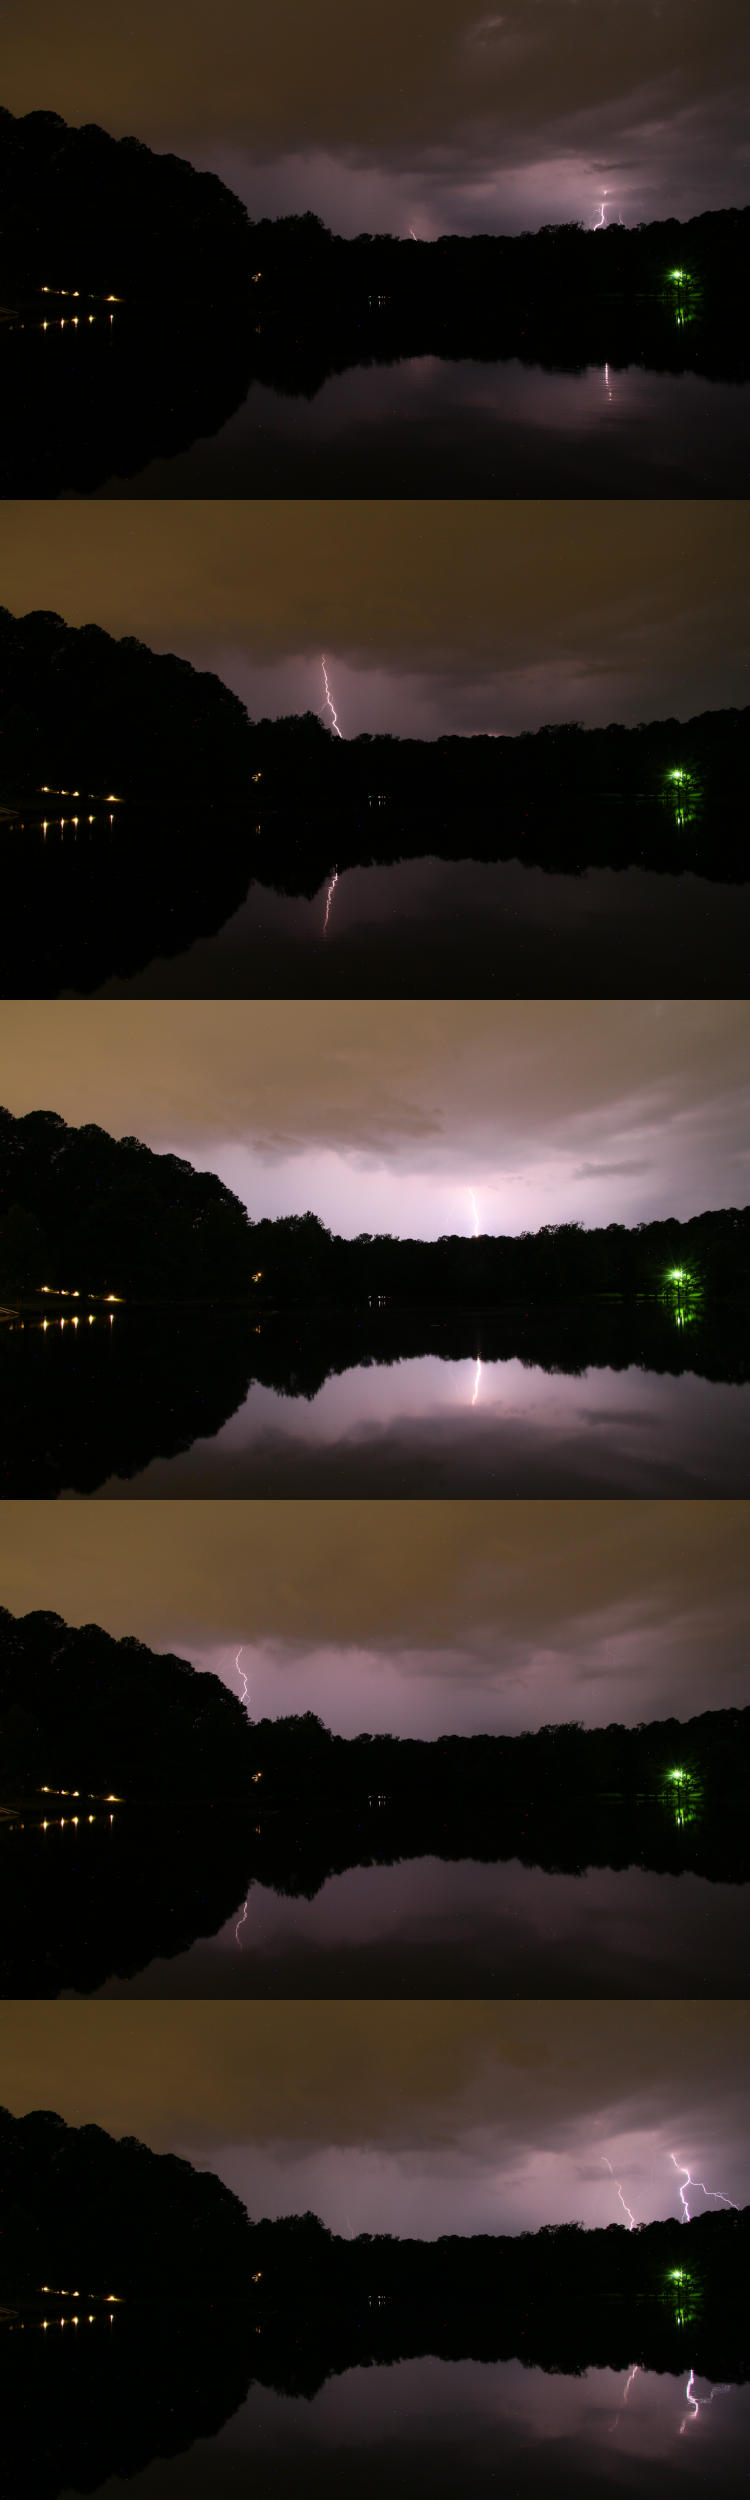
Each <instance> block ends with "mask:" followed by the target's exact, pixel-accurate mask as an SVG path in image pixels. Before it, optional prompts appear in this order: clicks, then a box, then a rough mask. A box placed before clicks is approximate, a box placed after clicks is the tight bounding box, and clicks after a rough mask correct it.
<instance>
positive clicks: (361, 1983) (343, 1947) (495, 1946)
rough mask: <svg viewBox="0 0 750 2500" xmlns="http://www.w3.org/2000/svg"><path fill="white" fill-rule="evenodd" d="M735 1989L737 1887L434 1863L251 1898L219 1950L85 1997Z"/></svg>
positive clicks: (211, 1944) (632, 1993)
mask: <svg viewBox="0 0 750 2500" xmlns="http://www.w3.org/2000/svg"><path fill="white" fill-rule="evenodd" d="M749 1986H750V1886H747V1885H745V1886H744V1887H742V1886H738V1885H736V1884H735V1885H733V1884H721V1883H718V1884H716V1883H709V1882H707V1881H705V1879H703V1878H702V1877H700V1876H697V1875H690V1874H684V1873H683V1874H680V1875H671V1874H670V1875H663V1874H659V1875H657V1874H653V1873H651V1872H650V1871H644V1870H643V1869H642V1868H640V1867H630V1868H628V1869H627V1870H625V1871H624V1872H617V1871H615V1870H614V1869H612V1868H609V1867H593V1868H590V1869H588V1870H587V1871H585V1872H584V1873H582V1874H580V1875H562V1874H549V1873H547V1872H546V1871H545V1870H544V1869H543V1868H541V1867H529V1866H522V1865H521V1863H520V1861H519V1860H518V1859H515V1860H512V1861H511V1862H510V1864H508V1865H502V1866H483V1865H479V1864H477V1863H475V1862H473V1861H471V1860H462V1861H460V1862H459V1863H458V1864H446V1863H445V1862H444V1861H442V1860H441V1859H439V1858H436V1857H433V1858H416V1859H412V1860H410V1861H406V1862H404V1863H401V1864H399V1865H396V1866H355V1867H350V1868H348V1869H347V1871H346V1872H345V1873H344V1874H341V1875H332V1876H330V1877H329V1878H328V1880H327V1881H326V1882H324V1883H323V1885H322V1887H321V1889H320V1891H319V1893H318V1894H317V1895H316V1897H315V1899H314V1900H312V1901H308V1900H305V1899H302V1898H297V1899H290V1898H288V1897H285V1896H284V1895H283V1894H282V1893H278V1892H276V1891H273V1890H271V1889H270V1887H268V1886H266V1885H263V1884H258V1883H253V1884H251V1885H250V1886H249V1888H248V1891H247V1893H246V1895H245V1896H244V1898H243V1899H242V1900H240V1901H239V1902H238V1903H237V1905H236V1907H235V1908H234V1909H233V1910H232V1913H231V1915H230V1917H229V1918H228V1919H227V1920H226V1922H225V1924H224V1925H223V1926H222V1927H221V1928H220V1930H219V1932H218V1934H217V1935H215V1936H211V1937H208V1938H206V1937H200V1938H198V1939H197V1940H196V1941H195V1942H194V1943H192V1944H190V1945H188V1947H187V1949H185V1950H178V1951H177V1952H175V1953H173V1954H172V1956H171V1958H170V1959H165V1958H163V1957H158V1956H157V1958H155V1959H154V1961H152V1962H149V1963H147V1964H146V1966H145V1968H143V1969H141V1970H139V1971H137V1972H136V1973H135V1974H134V1975H133V1976H132V1977H129V1978H123V1977H120V1976H119V1975H117V1973H116V1972H115V1973H113V1975H112V1976H111V1977H110V1978H108V1979H107V1980H106V1981H104V1982H103V1984H102V1985H101V1986H100V1988H99V1989H98V1990H97V1991H96V1993H97V1994H99V1995H100V1996H107V1997H121V1996H136V1997H156V1998H164V1997H293V1996H294V1997H296V1996H299V1997H306V1998H311V1997H353V1996H356V1997H381V1996H382V1997H395V1996H398V1997H434V1996H446V1997H485V1996H487V1997H523V1998H529V1997H538V1996H545V1997H547V1996H552V1997H588V1998H594V1997H600V1996H606V1997H619V1996H623V1997H682V1996H691V1997H706V1998H716V1997H742V1996H744V1995H745V1994H746V1993H747V1991H748V1987H749ZM61 1993H63V1994H69V1993H71V1991H69V1990H68V1991H66V1990H63V1991H62V1992H61ZM85 1993H86V1994H89V1993H92V1992H91V1991H90V1990H89V1989H86V1990H85Z"/></svg>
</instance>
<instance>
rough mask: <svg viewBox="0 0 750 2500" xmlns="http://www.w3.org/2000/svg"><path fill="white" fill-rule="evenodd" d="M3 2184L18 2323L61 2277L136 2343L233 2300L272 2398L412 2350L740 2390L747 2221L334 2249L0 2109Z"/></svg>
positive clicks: (291, 2218)
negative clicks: (685, 2374)
mask: <svg viewBox="0 0 750 2500" xmlns="http://www.w3.org/2000/svg"><path fill="white" fill-rule="evenodd" d="M0 2186H1V2189H2V2209H3V2230H2V2257H1V2258H0V2268H1V2273H0V2289H1V2290H2V2295H3V2299H4V2301H5V2302H6V2303H8V2302H10V2303H15V2304H19V2306H20V2304H21V2303H24V2304H25V2310H26V2315H27V2317H33V2316H34V2315H35V2314H38V2313H39V2312H40V2311H41V2309H42V2307H43V2297H41V2296H40V2295H41V2285H42V2284H43V2283H45V2284H47V2285H51V2286H52V2287H57V2286H59V2285H61V2284H66V2285H69V2284H71V2283H74V2284H77V2285H78V2286H83V2287H84V2288H85V2290H86V2291H87V2292H89V2293H91V2294H101V2293H107V2292H114V2293H115V2294H116V2296H117V2298H118V2300H119V2301H120V2302H123V2303H124V2304H125V2309H124V2313H123V2321H122V2323H123V2325H124V2326H125V2327H126V2328H127V2323H128V2310H129V2308H130V2304H131V2303H132V2304H140V2308H141V2317H142V2321H143V2326H144V2328H145V2329H146V2331H147V2330H148V2323H149V2319H150V2318H151V2317H153V2316H154V2315H155V2313H156V2304H164V2303H166V2304H169V2305H170V2306H171V2307H172V2309H173V2310H174V2311H175V2313H177V2312H179V2311H182V2312H183V2313H184V2314H186V2315H188V2314H189V2310H190V2306H191V2304H197V2305H198V2306H199V2307H202V2308H203V2309H204V2310H205V2311H206V2312H208V2311H209V2310H210V2309H211V2308H213V2309H214V2312H215V2311H216V2309H217V2308H219V2307H220V2306H221V2304H222V2303H225V2304H228V2303H229V2301H230V2300H232V2301H234V2302H236V2303H237V2304H238V2306H239V2305H241V2316H240V2318H239V2319H238V2321H237V2327H236V2332H237V2333H239V2334H241V2328H242V2324H244V2330H245V2334H246V2336H247V2339H248V2343H250V2338H251V2337H252V2343H251V2345H250V2357H249V2365H248V2366H249V2373H250V2372H251V2373H252V2375H253V2376H263V2377H264V2378H265V2380H266V2383H270V2384H272V2385H277V2386H279V2387H281V2388H284V2389H288V2390H289V2389H291V2390H305V2391H306V2392H308V2393H312V2392H313V2391H314V2389H315V2388H316V2387H317V2386H319V2385H321V2384H322V2383H323V2381H324V2380H325V2378H326V2376H328V2375H329V2374H330V2373H331V2372H332V2371H336V2370H341V2369H345V2368H350V2367H353V2366H357V2365H360V2366H361V2364H362V2362H363V2361H364V2362H366V2361H370V2362H373V2361H388V2360H394V2359H396V2358H400V2357H403V2356H404V2355H405V2354H407V2353H414V2352H424V2351H431V2352H434V2353H437V2354H439V2355H446V2356H451V2357H458V2356H461V2355H466V2354H472V2355H474V2356H475V2357H477V2358H481V2359H491V2358H499V2357H504V2356H506V2355H510V2354H516V2355H519V2356H520V2357H521V2358H523V2359H524V2360H528V2361H532V2360H534V2359H541V2360H542V2366H547V2367H555V2366H557V2367H558V2368H566V2367H567V2368H571V2367H572V2368H574V2369H580V2368H583V2367H586V2365H587V2363H593V2362H598V2363H599V2364H600V2366H607V2365H609V2366H610V2367H611V2366H615V2367H616V2366H618V2363H619V2362H620V2361H621V2360H622V2358H623V2356H624V2361H625V2366H627V2363H628V2362H632V2360H633V2358H637V2359H639V2360H641V2359H643V2360H645V2361H646V2366H648V2364H649V2362H650V2364H651V2366H656V2367H657V2368H659V2367H661V2368H664V2369H669V2368H670V2367H671V2368H673V2369H676V2368H679V2367H681V2366H682V2360H683V2356H685V2355H686V2354H689V2356H690V2359H691V2361H692V2364H693V2366H694V2367H695V2368H696V2369H700V2370H701V2371H705V2372H706V2374H707V2375H710V2376H714V2377H717V2378H718V2377H720V2376H726V2375H727V2374H730V2375H731V2376H733V2377H735V2376H736V2377H737V2378H739V2379H742V2378H745V2377H746V2376H747V2356H746V2346H745V2342H744V2334H743V2327H744V2319H743V2315H742V2292H743V2284H744V2279H745V2272H746V2267H747V2256H748V2246H749V2245H750V2208H745V2209H743V2210H741V2211H733V2212H726V2211H725V2212H722V2213H715V2212H714V2213H704V2214H699V2215H698V2216H696V2217H694V2218H693V2220H692V2221H691V2222H690V2223H689V2224H686V2223H684V2222H680V2221H678V2220H677V2219H676V2218H674V2217H672V2218H670V2219H668V2220H665V2221H658V2222H652V2223H648V2224H645V2225H639V2226H638V2227H637V2228H636V2229H634V2230H630V2231H629V2230H628V2229H627V2228H626V2227H625V2226H624V2225H623V2224H621V2223H618V2222H615V2223H612V2224H611V2225H610V2226H609V2227H608V2228H607V2229H604V2230H601V2229H596V2230H584V2229H583V2228H582V2226H581V2225H580V2224H578V2223H576V2222H570V2223H567V2224H561V2225H557V2226H549V2225H548V2226H543V2227H542V2228H541V2229H540V2230H536V2231H533V2232H532V2231H524V2232H521V2233H519V2234H518V2235H516V2236H514V2237H509V2236H507V2235H504V2234H500V2233H498V2234H492V2235H490V2234H482V2235H479V2234H478V2235H475V2236H473V2237H471V2238H461V2237H457V2236H444V2237H441V2238H438V2239H433V2240H427V2241H420V2240H415V2239H407V2238H403V2239H393V2238H391V2237H389V2236H388V2235H387V2234H384V2233H380V2234H377V2235H371V2234H369V2233H361V2234H359V2236H358V2237H357V2238H355V2239H352V2240H349V2241H346V2240H342V2239H339V2238H338V2237H336V2235H335V2234H334V2233H332V2232H331V2231H329V2230H328V2229H327V2228H326V2227H325V2225H324V2224H323V2223H322V2222H321V2221H320V2220H319V2219H318V2217H317V2216H316V2215H314V2214H311V2213H308V2214H303V2215H294V2214H290V2215H288V2216H285V2217H284V2218H283V2219H281V2220H279V2221H274V2222H270V2221H253V2220H251V2219H250V2217H249V2215H248V2214H247V2213H246V2211H245V2209H244V2207H243V2206H242V2205H241V2204H240V2201H239V2199H238V2198H237V2197H236V2196H234V2195H233V2194H232V2193H231V2191H229V2190H228V2189H226V2188H224V2187H223V2185H222V2183H221V2182H220V2181H219V2180H218V2179H216V2178H215V2177H213V2176H212V2174H211V2173H210V2172H207V2171H205V2172H196V2171H195V2170H194V2169H193V2168H192V2167H191V2165H190V2164H189V2163H187V2162H184V2161H179V2160H177V2159H176V2158H175V2157H174V2156H173V2155H171V2154H154V2153H152V2152H150V2150H149V2149H148V2148H147V2147H146V2146H145V2145H143V2144H141V2143H139V2142H138V2141H137V2139H135V2138H133V2137H124V2138H121V2139H119V2140H114V2139H113V2138H112V2137H111V2136H109V2135H107V2134H106V2133H105V2131H104V2130H103V2129H102V2128H100V2127H97V2126H87V2127H82V2128H71V2127H68V2126H66V2125H65V2123H64V2121H63V2120H62V2119H61V2118H59V2117H58V2116H57V2115H56V2114H55V2113H54V2112H52V2111H46V2110H40V2111H33V2112H32V2113H31V2114H30V2115H29V2116H28V2117H23V2118H14V2117H12V2116H11V2114H10V2112H8V2111H2V2112H0ZM132 2314H133V2316H134V2317H136V2316H137V2309H136V2307H135V2306H134V2309H133V2313H132ZM119 2325H120V2320H119V2319H116V2321H115V2326H116V2330H117V2329H118V2328H119ZM254 2329H259V2330H260V2331H259V2333H258V2334H257V2335H256V2334H255V2333H254ZM258 2344H259V2345H260V2347H261V2349H260V2350H258V2349H257V2345H258Z"/></svg>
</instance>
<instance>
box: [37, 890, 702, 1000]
mask: <svg viewBox="0 0 750 2500" xmlns="http://www.w3.org/2000/svg"><path fill="white" fill-rule="evenodd" d="M83 901H84V896H83V893H82V891H81V888H80V879H79V881H78V892H77V908H78V911H79V912H80V908H81V906H82V904H83ZM37 909H38V893H37ZM199 914H200V906H199V903H197V909H196V921H197V922H198V924H199ZM37 928H38V920H37ZM8 934H9V936H10V931H9V933H8ZM107 941H108V945H109V950H110V953H111V956H112V958H113V960H112V969H111V972H110V973H109V976H108V977H104V978H101V977H100V979H99V982H98V985H97V986H96V987H95V989H94V990H93V992H92V990H91V989H88V990H87V989H82V988H79V987H78V986H77V982H76V974H75V971H74V969H73V967H74V966H75V962H76V953H77V945H78V932H77V931H76V933H75V935H71V945H70V951H69V955H68V960H67V969H66V967H65V933H64V923H61V922H60V920H59V919H58V923H57V930H56V942H55V952H56V955H57V958H58V968H59V970H60V971H61V974H62V977H61V979H60V993H62V994H67V995H69V996H91V995H92V994H94V995H96V996H97V997H100V998H315V997H321V998H383V997H385V998H414V997H419V998H442V997H456V996H458V997H461V998H493V997H498V998H540V997H545V998H568V997H575V998H600V997H604V998H607V997H612V998H623V997H626V998H651V997H655V996H658V997H663V998H684V997H691V998H700V997H709V998H736V997H741V996H742V995H743V992H744V988H745V983H746V978H747V962H748V955H749V954H750V884H745V885H738V884H726V885H724V884H719V883H713V882H712V880H711V879H709V878H707V877H700V876H696V875H695V874H694V873H692V872H691V871H690V870H689V869H686V871H685V872H684V874H682V875H674V876H666V875H656V874H652V873H650V872H649V871H648V870H645V869H639V868H624V869H613V868H588V869H585V870H584V871H583V872H582V873H581V874H580V875H574V876H561V875H560V876H556V875H554V874H551V873H550V872H548V871H547V870H544V869H542V868H535V867H528V868H527V867H526V866H525V865H524V864H523V863H522V861H521V860H503V861H498V862H496V863H492V864H488V863H487V862H485V861H482V860H472V859H467V860H457V861H447V860H443V859H436V858H432V857H430V856H427V857H425V858H424V859H408V860H403V861H398V862H397V863H396V864H395V865H394V866H377V867H357V868H344V869H342V870H341V872H340V873H338V874H335V876H334V880H333V883H332V879H331V876H326V877H325V878H324V879H323V881H322V883H321V885H320V888H319V891H318V892H317V893H316V894H315V895H313V896H312V897H311V898H308V897H307V896H306V895H288V894H283V893H277V892H275V891H274V889H273V887H271V886H267V885H262V884H260V883H257V882H255V881H252V880H250V881H249V883H248V888H247V893H246V896H245V899H244V900H243V902H242V903H241V905H240V907H239V909H237V910H235V911H234V912H232V913H231V915H230V917H228V918H227V919H226V920H225V922H224V924H223V926H221V927H220V928H218V929H217V930H216V931H215V932H214V931H212V932H211V934H210V935H206V936H203V935H202V934H201V933H200V926H199V925H198V926H197V928H196V935H195V938H194V940H193V942H192V943H190V944H187V945H185V944H183V945H182V946H181V947H179V949H178V951H177V952H175V953H174V954H171V953H170V954H165V953H161V952H155V953H154V954H153V955H152V957H151V960H150V961H149V960H148V959H147V958H148V926H147V922H146V921H145V920H144V922H143V924H142V958H141V962H140V963H138V964H137V968H132V953H131V956H130V960H128V951H127V945H126V944H124V943H123V935H122V932H121V930H119V929H118V922H117V920H116V918H112V917H110V919H109V920H108V928H107ZM118 946H119V947H120V948H121V953H120V960H119V963H118V958H117V950H118ZM96 969H97V968H96V967H94V980H95V982H96ZM11 977H12V976H11ZM37 986H38V982H37ZM44 990H45V994H47V985H46V981H45V982H44ZM58 994H59V993H58Z"/></svg>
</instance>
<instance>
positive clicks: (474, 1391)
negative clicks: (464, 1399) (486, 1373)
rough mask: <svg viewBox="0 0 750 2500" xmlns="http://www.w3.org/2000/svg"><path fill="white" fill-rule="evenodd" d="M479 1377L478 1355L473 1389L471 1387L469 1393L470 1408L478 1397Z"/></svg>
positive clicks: (479, 1358)
mask: <svg viewBox="0 0 750 2500" xmlns="http://www.w3.org/2000/svg"><path fill="white" fill-rule="evenodd" d="M481 1377H482V1363H481V1357H480V1355H477V1368H476V1372H475V1375H474V1387H473V1389H472V1392H471V1403H472V1406H476V1402H477V1398H478V1396H479V1383H480V1380H481Z"/></svg>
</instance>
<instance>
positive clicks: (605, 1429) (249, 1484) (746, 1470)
mask: <svg viewBox="0 0 750 2500" xmlns="http://www.w3.org/2000/svg"><path fill="white" fill-rule="evenodd" d="M749 1487H750V1384H747V1383H743V1384H742V1385H741V1386H735V1385H734V1384H733V1383H728V1382H725V1381H712V1380H703V1379H700V1378H698V1377H696V1375H695V1374H694V1373H691V1372H683V1373H682V1374H680V1375H677V1376H674V1375H673V1374H666V1375H665V1374H662V1373H657V1372H652V1371H643V1370H641V1369H640V1367H639V1366H637V1365H635V1364H632V1365H630V1367H629V1368H628V1369H627V1370H626V1371H624V1372H622V1371H615V1370H610V1369H608V1368H606V1367H602V1368H601V1369H596V1370H594V1369H588V1370H586V1371H585V1372H584V1373H583V1376H582V1377H579V1376H578V1375H577V1374H575V1373H574V1374H566V1373H562V1372H561V1373H549V1372H547V1371H544V1370H542V1368H541V1367H540V1366H537V1365H535V1364H533V1363H532V1364H527V1363H524V1362H523V1361H521V1360H518V1359H516V1360H510V1361H507V1362H492V1363H486V1362H483V1361H482V1360H481V1358H479V1357H475V1358H473V1359H472V1358H470V1359H469V1360H468V1361H459V1362H456V1361H450V1360H443V1359H442V1358H440V1357H439V1356H437V1355H421V1356H418V1357H416V1358H415V1357H412V1358H407V1359H405V1360H404V1361H401V1362H394V1363H390V1364H386V1365H382V1364H380V1365H377V1366H376V1365H374V1364H372V1363H369V1364H359V1365H355V1366H354V1367H353V1368H352V1369H351V1370H348V1371H345V1372H344V1373H340V1374H337V1375H336V1376H335V1377H333V1378H329V1379H327V1380H326V1381H325V1382H324V1384H323V1386H322V1388H320V1389H318V1391H317V1393H316V1394H315V1395H314V1396H310V1397H304V1396H303V1397H299V1396H298V1397H289V1396H288V1395H286V1394H284V1393H283V1392H281V1391H279V1390H276V1389H274V1388H269V1387H268V1386H267V1385H266V1383H265V1382H263V1381H259V1380H255V1381H253V1382H252V1384H251V1386H250V1388H249V1390H248V1392H247V1395H246V1397H245V1399H244V1400H243V1403H242V1405H241V1407H240V1408H239V1409H238V1411H237V1413H235V1414H234V1415H232V1416H230V1418H229V1420H228V1422H227V1423H225V1424H224V1425H223V1426H222V1428H221V1430H220V1431H218V1432H215V1433H212V1435H211V1437H210V1439H204V1438H202V1437H201V1436H200V1435H198V1436H197V1437H196V1439H195V1440H194V1441H193V1443H192V1446H191V1447H190V1449H188V1450H184V1451H181V1452H177V1453H175V1455H174V1456H173V1457H168V1458H167V1457H154V1458H153V1459H152V1460H151V1461H150V1463H149V1464H148V1465H147V1466H145V1467H142V1468H139V1469H138V1471H137V1473H136V1474H134V1475H133V1476H131V1477H128V1478H127V1479H123V1478H122V1477H121V1476H119V1475H118V1474H117V1473H116V1472H115V1470H113V1472H112V1473H111V1474H110V1475H108V1476H107V1478H106V1480H105V1481H104V1482H103V1483H102V1484H101V1485H99V1486H98V1487H97V1491H98V1493H99V1495H100V1497H101V1498H102V1499H103V1500H105V1501H118V1500H124V1499H130V1500H137V1501H143V1500H145V1501H159V1500H162V1501H180V1500H183V1501H184V1500H193V1501H197V1500H214V1501H217V1500H225V1501H230V1500H233V1499H234V1500H236V1499H244V1498H248V1497H251V1496H256V1497H257V1496H266V1495H271V1494H272V1495H273V1496H274V1497H276V1498H282V1499H287V1500H289V1499H293V1498H296V1499H300V1498H301V1499H304V1498H305V1497H313V1496H319V1497H331V1496H336V1497H337V1498H340V1497H341V1496H342V1495H343V1496H346V1495H355V1494H357V1495H360V1496H379V1497H382V1498H383V1499H385V1498H392V1497H395V1498H399V1497H400V1498H416V1497H417V1496H419V1495H426V1496H429V1497H430V1498H436V1497H440V1496H443V1497H446V1498H447V1497H449V1496H461V1495H463V1496H466V1497H473V1498H478V1497H480V1496H483V1495H484V1496H490V1495H493V1494H496V1495H497V1496H498V1497H501V1498H503V1499H508V1498H511V1499H512V1498H515V1497H521V1496H523V1497H527V1498H544V1497H546V1498H549V1499H555V1498H563V1497H567V1498H572V1497H574V1496H575V1497H576V1498H591V1497H598V1498H600V1499H603V1498H606V1497H614V1496H622V1495H641V1496H649V1497H651V1498H663V1499H664V1498H666V1497H667V1496H670V1497H678V1496H682V1497H683V1498H684V1499H686V1500H687V1499H694V1498H696V1497H698V1496H699V1495H700V1496H706V1495H710V1496H714V1497H716V1498H718V1497H720V1496H727V1495H730V1494H734V1495H745V1494H746V1493H747V1492H748V1489H749ZM61 1490H63V1491H71V1492H72V1491H74V1490H75V1487H74V1486H73V1485H70V1486H69V1487H65V1486H63V1487H62V1488H61Z"/></svg>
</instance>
